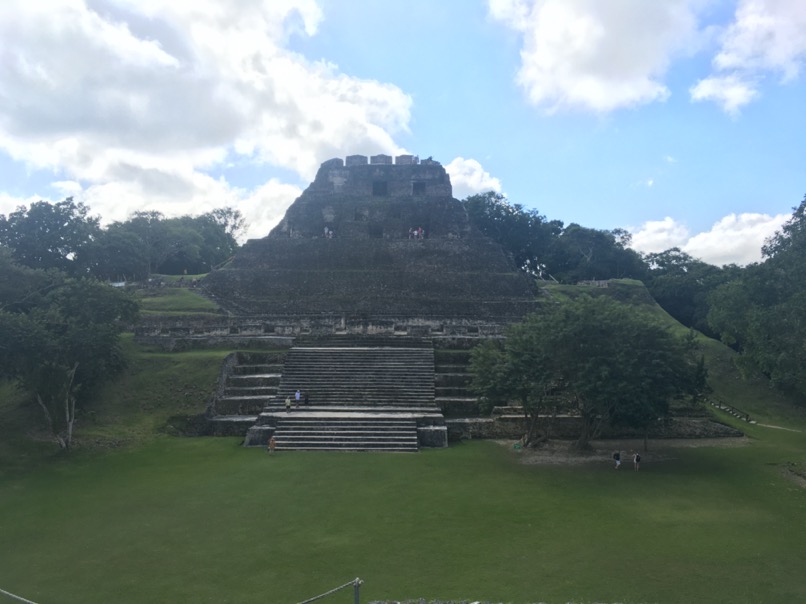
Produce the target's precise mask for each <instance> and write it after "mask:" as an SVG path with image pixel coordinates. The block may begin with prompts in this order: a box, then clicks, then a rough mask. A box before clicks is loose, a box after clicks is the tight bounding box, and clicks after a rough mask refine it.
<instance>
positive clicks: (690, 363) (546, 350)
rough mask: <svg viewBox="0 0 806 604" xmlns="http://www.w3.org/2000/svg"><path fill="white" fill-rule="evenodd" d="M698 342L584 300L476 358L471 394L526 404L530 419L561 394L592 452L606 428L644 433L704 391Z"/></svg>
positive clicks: (606, 303)
mask: <svg viewBox="0 0 806 604" xmlns="http://www.w3.org/2000/svg"><path fill="white" fill-rule="evenodd" d="M693 342H694V340H693V338H690V339H689V340H681V339H680V338H677V337H675V336H674V335H672V334H671V333H670V332H669V331H668V330H667V329H664V328H662V327H659V326H658V325H656V324H654V323H653V322H652V321H651V320H650V319H649V318H648V317H646V316H644V315H642V314H640V313H637V312H636V310H635V309H634V308H633V307H629V306H626V305H622V304H619V303H617V302H615V301H613V300H611V299H609V298H607V297H605V296H598V297H595V298H592V297H590V296H580V297H579V298H577V299H574V300H570V301H568V302H563V303H562V304H557V303H552V304H547V305H546V306H544V308H543V309H542V310H541V312H539V313H535V314H533V315H530V316H529V317H527V319H526V320H525V321H524V322H523V323H522V324H519V325H515V326H512V327H511V328H510V329H509V330H508V331H507V334H506V342H505V344H504V345H503V346H501V347H500V348H499V350H498V352H496V351H495V350H494V349H492V348H491V347H487V348H484V349H480V351H479V352H474V353H473V361H472V368H473V371H474V378H473V385H474V386H473V387H474V389H475V390H476V392H478V393H480V394H482V395H483V396H486V397H489V398H495V399H497V400H507V399H516V400H519V401H520V402H521V403H524V402H525V406H528V407H529V408H530V411H529V412H527V413H531V414H532V415H534V414H535V413H538V412H539V409H540V406H541V405H542V404H544V403H545V401H546V400H547V397H548V395H549V394H551V393H556V392H558V391H559V392H561V395H562V399H563V400H564V401H565V404H566V406H567V408H568V410H569V411H572V412H574V413H576V414H577V415H578V416H579V418H580V431H579V437H578V439H577V441H576V446H577V447H579V448H587V447H588V443H589V441H590V440H591V439H592V438H594V437H595V436H596V435H597V434H598V433H599V432H600V430H601V429H602V427H604V426H605V425H628V426H633V427H639V428H644V429H645V430H646V429H647V428H648V427H649V426H650V425H651V423H652V422H654V421H656V420H657V419H658V418H660V417H663V416H664V415H666V414H667V413H668V409H669V402H670V401H671V400H673V399H674V398H675V397H678V396H682V395H684V394H685V393H693V392H695V391H696V390H697V389H698V388H702V387H703V385H704V384H703V383H702V375H701V373H698V372H701V370H702V364H701V363H698V361H697V359H696V358H695V355H694V354H693V349H692V346H693ZM533 421H536V420H534V418H533Z"/></svg>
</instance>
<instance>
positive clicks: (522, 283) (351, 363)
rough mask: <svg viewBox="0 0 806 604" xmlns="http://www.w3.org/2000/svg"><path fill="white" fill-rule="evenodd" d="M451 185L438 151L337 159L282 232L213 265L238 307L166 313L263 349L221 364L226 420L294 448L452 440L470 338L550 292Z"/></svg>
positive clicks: (398, 446) (227, 299)
mask: <svg viewBox="0 0 806 604" xmlns="http://www.w3.org/2000/svg"><path fill="white" fill-rule="evenodd" d="M452 193H453V192H452V187H451V182H450V177H449V176H448V174H447V173H446V171H445V169H444V167H443V166H442V165H441V164H440V163H439V162H436V161H433V160H432V159H430V158H429V159H425V160H419V159H418V158H416V157H414V156H410V155H402V156H398V157H395V158H394V159H393V158H392V157H390V156H387V155H376V156H372V157H370V158H368V157H366V156H362V155H352V156H348V157H347V158H346V160H342V159H340V158H337V159H331V160H329V161H326V162H324V163H323V164H322V165H321V167H320V168H319V171H318V173H317V175H316V178H315V180H314V181H313V182H312V183H311V184H310V186H308V188H307V189H306V190H305V191H304V192H303V193H302V195H300V197H299V198H298V199H297V200H296V201H294V203H293V204H292V205H291V206H290V207H289V208H288V210H287V212H286V214H285V216H284V218H283V219H282V221H281V222H280V223H279V224H278V225H277V226H276V227H275V228H274V229H273V230H272V231H271V233H270V234H269V235H268V236H267V237H265V238H263V239H252V240H249V241H248V242H247V243H246V244H245V245H244V246H243V247H242V249H241V250H240V251H239V253H238V254H237V256H236V257H235V258H234V259H233V260H232V261H231V262H230V263H229V264H228V265H227V266H225V267H223V268H221V269H219V270H216V271H213V272H211V273H210V274H209V275H208V276H207V277H206V278H205V279H204V281H203V283H202V287H203V289H204V291H205V292H206V294H207V295H209V296H210V297H212V298H213V299H215V300H216V301H217V302H218V303H219V305H220V306H221V307H222V308H223V309H224V310H225V311H226V313H227V314H226V317H225V318H222V319H219V320H211V321H208V322H207V323H203V322H202V323H187V324H184V325H174V326H172V327H171V328H170V329H167V330H166V328H165V326H161V327H160V328H159V329H160V330H161V332H160V333H159V334H156V333H155V330H156V329H157V327H156V326H151V329H152V334H151V335H159V336H162V337H163V338H166V337H167V338H173V339H174V345H175V346H189V345H192V343H193V342H194V341H195V340H199V339H201V338H207V340H208V341H209V340H212V341H228V342H230V343H231V344H232V345H233V347H239V348H240V347H248V348H249V351H248V352H241V353H235V354H233V355H231V357H232V358H231V359H229V360H228V363H227V366H226V367H225V369H224V371H223V372H222V378H221V383H220V385H219V389H218V394H217V397H216V400H215V401H214V402H213V404H212V405H211V410H210V414H211V416H212V420H213V425H214V426H215V428H214V432H215V433H222V434H226V433H232V434H241V433H246V444H247V445H260V446H265V444H266V442H267V441H268V440H269V439H270V438H271V437H272V436H274V437H275V440H276V442H277V446H278V448H287V449H322V448H325V449H329V448H334V449H354V450H355V449H357V450H401V451H412V450H417V448H419V447H421V446H431V447H443V446H446V445H447V440H448V434H447V432H448V430H447V427H446V419H445V417H446V416H448V417H449V418H450V417H451V416H457V415H458V416H462V415H467V414H472V413H473V409H474V408H475V400H474V399H473V397H472V396H470V395H469V394H468V393H467V390H466V386H467V375H466V372H465V365H466V362H467V355H468V350H469V349H470V348H471V347H472V345H473V344H474V343H476V342H478V340H479V338H485V337H496V336H500V335H501V334H502V333H503V330H504V328H505V327H506V325H507V324H509V323H511V322H513V321H516V320H519V319H521V318H522V317H523V316H524V315H525V314H526V313H528V312H529V311H531V310H533V309H534V308H535V304H536V302H535V297H536V288H535V286H534V284H533V283H532V281H531V280H530V279H529V278H528V277H527V276H525V275H524V274H523V273H522V272H520V271H518V270H517V269H516V267H515V266H514V264H513V262H512V260H511V259H510V258H509V257H507V255H506V254H505V253H504V251H503V250H502V248H501V247H500V246H499V245H498V244H496V243H494V242H492V241H491V240H489V239H488V238H486V237H484V236H482V235H481V234H480V233H478V232H476V231H475V230H474V229H473V227H472V225H471V224H470V222H469V220H468V217H467V214H466V212H465V209H464V207H463V205H462V203H461V202H459V201H458V200H456V199H454V198H453V196H452ZM148 329H149V327H148V326H146V327H144V333H142V334H141V335H142V336H143V337H147V336H148V335H149V334H148V333H145V332H147V331H148ZM261 350H262V351H261ZM268 351H271V352H268ZM448 352H449V353H450V354H448ZM297 392H299V399H300V400H299V401H297ZM287 401H288V402H290V403H291V409H290V410H287V409H286V403H287Z"/></svg>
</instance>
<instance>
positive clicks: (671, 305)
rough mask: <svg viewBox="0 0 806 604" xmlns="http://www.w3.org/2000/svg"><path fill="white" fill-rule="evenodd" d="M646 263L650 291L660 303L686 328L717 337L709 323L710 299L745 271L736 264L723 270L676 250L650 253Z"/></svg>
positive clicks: (646, 257) (647, 282) (647, 283)
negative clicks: (711, 295)
mask: <svg viewBox="0 0 806 604" xmlns="http://www.w3.org/2000/svg"><path fill="white" fill-rule="evenodd" d="M644 260H645V261H646V263H647V264H648V265H649V273H648V277H647V280H646V285H647V289H648V290H649V292H650V293H651V294H652V297H653V298H655V300H656V301H657V303H658V304H660V305H661V307H662V308H663V309H664V310H665V311H666V312H668V313H669V314H670V315H672V316H673V317H674V318H675V319H677V320H678V321H680V322H681V323H682V324H683V325H685V326H686V327H690V328H692V329H696V330H697V331H700V332H702V333H704V334H706V335H707V336H709V337H716V333H715V332H714V331H713V330H712V329H711V327H710V326H709V324H708V310H709V304H708V296H709V295H710V294H711V292H713V291H714V290H715V289H716V288H717V287H719V286H720V285H721V284H723V283H726V282H728V281H729V280H731V279H733V278H735V277H737V276H738V274H739V273H740V272H741V269H740V268H739V267H738V266H736V265H729V266H724V267H722V268H719V267H717V266H714V265H712V264H708V263H706V262H703V261H702V260H698V259H696V258H693V257H692V256H690V255H689V254H686V253H685V252H683V251H681V250H680V249H679V248H676V247H675V248H671V249H668V250H666V251H664V252H660V253H656V254H648V255H646V256H645V258H644Z"/></svg>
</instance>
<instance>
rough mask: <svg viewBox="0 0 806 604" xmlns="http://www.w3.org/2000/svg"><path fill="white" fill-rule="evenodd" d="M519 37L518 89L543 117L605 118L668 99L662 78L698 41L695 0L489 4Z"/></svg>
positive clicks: (507, 0)
mask: <svg viewBox="0 0 806 604" xmlns="http://www.w3.org/2000/svg"><path fill="white" fill-rule="evenodd" d="M488 1H489V14H490V16H491V17H492V18H494V19H496V20H498V21H501V22H502V23H504V24H505V25H506V26H508V27H509V28H511V29H513V30H515V31H516V32H517V33H518V34H520V35H522V36H523V48H522V50H521V68H520V71H519V72H518V77H517V79H518V83H519V84H520V85H521V86H522V87H523V88H524V89H525V90H526V93H527V95H528V98H529V100H530V101H531V102H532V103H534V104H535V105H537V106H539V107H542V108H544V109H546V110H547V111H549V112H552V111H556V110H558V109H563V108H576V109H584V110H591V111H594V112H608V111H612V110H614V109H619V108H623V107H632V106H636V105H641V104H645V103H651V102H655V101H663V100H665V99H666V98H667V97H668V96H669V94H670V93H669V90H668V88H667V87H666V86H665V85H664V84H663V82H662V80H661V78H662V76H663V75H664V74H665V72H666V70H667V68H668V66H669V63H670V61H671V60H672V58H674V56H675V55H677V54H679V53H680V52H683V51H684V49H685V48H686V47H690V46H691V45H692V44H693V43H694V41H695V39H696V37H697V35H698V32H697V19H696V14H695V11H694V9H695V8H696V6H698V5H699V4H700V2H698V1H697V0H664V1H663V2H647V1H646V0H620V1H619V2H602V1H601V0H488Z"/></svg>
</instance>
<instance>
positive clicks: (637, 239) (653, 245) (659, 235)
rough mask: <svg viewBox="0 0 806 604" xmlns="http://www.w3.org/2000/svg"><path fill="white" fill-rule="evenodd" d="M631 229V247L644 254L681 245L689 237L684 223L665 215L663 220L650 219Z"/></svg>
mask: <svg viewBox="0 0 806 604" xmlns="http://www.w3.org/2000/svg"><path fill="white" fill-rule="evenodd" d="M628 230H630V231H632V245H631V247H632V248H633V249H635V250H637V251H639V252H643V253H645V254H652V253H656V252H662V251H664V250H668V249H669V248H673V247H682V246H683V245H685V243H686V241H687V240H688V238H689V231H688V229H687V228H686V227H685V225H682V224H680V223H679V222H676V221H675V220H674V219H672V218H670V217H669V216H667V217H666V218H664V219H663V220H650V221H649V222H645V223H644V224H643V225H641V227H640V228H638V229H628Z"/></svg>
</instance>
